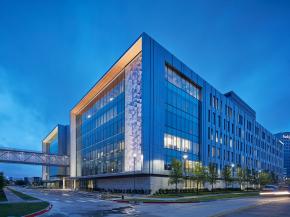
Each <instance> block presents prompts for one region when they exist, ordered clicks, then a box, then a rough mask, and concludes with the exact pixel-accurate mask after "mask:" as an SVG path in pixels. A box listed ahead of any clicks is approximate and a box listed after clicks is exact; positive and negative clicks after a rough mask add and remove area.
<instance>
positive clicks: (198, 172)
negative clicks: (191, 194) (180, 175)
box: [191, 162, 207, 194]
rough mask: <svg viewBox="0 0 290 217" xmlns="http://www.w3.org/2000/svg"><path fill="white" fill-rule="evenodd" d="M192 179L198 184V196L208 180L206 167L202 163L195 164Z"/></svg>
mask: <svg viewBox="0 0 290 217" xmlns="http://www.w3.org/2000/svg"><path fill="white" fill-rule="evenodd" d="M191 179H192V180H193V181H194V182H195V183H196V193H197V194H198V192H199V189H200V186H201V184H204V183H205V182H206V180H207V172H206V167H204V166H202V164H201V163H200V162H196V163H195V165H194V167H193V174H192V176H191Z"/></svg>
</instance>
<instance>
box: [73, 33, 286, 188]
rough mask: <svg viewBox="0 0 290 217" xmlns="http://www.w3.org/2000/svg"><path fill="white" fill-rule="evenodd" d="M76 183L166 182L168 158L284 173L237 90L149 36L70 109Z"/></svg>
mask: <svg viewBox="0 0 290 217" xmlns="http://www.w3.org/2000/svg"><path fill="white" fill-rule="evenodd" d="M70 116H71V123H70V138H71V143H70V164H71V165H70V176H71V178H72V179H73V180H74V185H75V186H74V187H76V188H106V189H133V188H134V189H144V190H151V191H155V190H157V189H159V188H170V186H168V174H169V172H170V169H171V161H172V159H173V158H177V159H179V160H180V161H183V162H184V165H185V166H184V168H185V170H186V171H188V172H190V171H191V170H192V168H193V166H194V163H195V162H197V161H200V162H202V164H203V165H208V164H209V163H210V162H211V163H214V164H216V166H217V168H218V170H219V171H220V170H221V169H222V168H223V167H224V166H226V165H236V166H237V165H240V166H242V167H247V168H249V169H251V170H257V171H258V170H268V171H273V172H275V173H276V174H277V175H281V174H282V170H283V151H282V144H281V143H279V142H278V140H277V139H276V138H275V136H273V135H272V134H271V133H270V132H269V131H268V130H266V129H265V128H264V127H263V126H261V125H260V124H259V123H258V122H257V121H256V112H255V111H254V110H253V109H252V108H251V107H250V106H249V105H247V104H246V103H245V102H244V101H243V100H242V99H240V98H239V97H238V96H237V95H236V94H235V93H234V92H233V91H230V92H228V93H225V94H223V93H220V92H219V91H218V90H216V89H215V88H214V87H213V86H211V85H210V84H209V83H207V82H206V81H205V80H204V79H203V78H201V77H200V76H199V75H198V74H196V73H195V72H194V71H192V70H191V69H190V68H189V67H187V66H186V65H185V64H184V63H182V62H181V61H180V60H178V59H177V58H176V57H175V56H174V55H172V54H171V53H169V52H168V51H167V50H166V49H165V48H163V47H162V46H161V45H159V44H158V43H157V42H156V41H154V40H153V39H152V38H151V37H149V36H148V35H147V34H145V33H143V34H142V35H141V36H140V37H139V38H138V39H137V40H136V41H135V43H134V44H133V45H132V46H131V47H130V48H129V49H128V50H127V51H126V52H125V53H124V54H123V55H122V56H121V58H119V59H118V60H117V62H115V64H114V65H113V66H112V67H111V68H110V69H109V70H108V71H107V73H105V74H104V76H103V77H102V78H101V79H100V80H99V81H98V82H97V83H96V84H95V85H94V86H93V87H92V88H91V89H90V91H89V92H88V93H87V94H86V95H85V96H84V97H83V98H82V99H81V100H80V101H79V103H78V104H77V105H76V106H75V107H74V108H73V109H72V110H71V114H70ZM183 156H186V159H184V158H183Z"/></svg>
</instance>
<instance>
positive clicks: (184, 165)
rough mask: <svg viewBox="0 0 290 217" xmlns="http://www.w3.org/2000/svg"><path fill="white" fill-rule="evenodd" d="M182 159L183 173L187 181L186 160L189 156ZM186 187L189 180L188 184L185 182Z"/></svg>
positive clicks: (185, 155)
mask: <svg viewBox="0 0 290 217" xmlns="http://www.w3.org/2000/svg"><path fill="white" fill-rule="evenodd" d="M182 158H183V161H184V162H183V172H184V174H185V180H186V176H187V174H186V159H187V158H188V156H187V154H184V155H183V156H182ZM185 185H186V186H187V180H186V182H185Z"/></svg>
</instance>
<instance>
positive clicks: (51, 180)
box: [42, 124, 70, 188]
mask: <svg viewBox="0 0 290 217" xmlns="http://www.w3.org/2000/svg"><path fill="white" fill-rule="evenodd" d="M69 132H70V131H69V126H66V125H60V124H59V125H57V126H56V127H55V128H54V129H53V130H52V131H51V132H50V133H49V134H48V135H47V136H46V137H45V138H44V139H43V141H42V152H43V153H47V154H51V155H69V148H70V145H69V140H70V136H69ZM67 176H69V168H66V167H59V166H42V180H43V181H44V183H45V185H46V186H47V187H53V188H60V187H62V185H63V177H67Z"/></svg>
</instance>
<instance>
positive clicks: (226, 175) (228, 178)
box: [222, 165, 232, 189]
mask: <svg viewBox="0 0 290 217" xmlns="http://www.w3.org/2000/svg"><path fill="white" fill-rule="evenodd" d="M222 178H223V180H224V182H225V185H226V189H227V188H228V185H229V184H230V183H231V182H232V169H231V167H230V166H229V165H226V166H225V167H224V169H223V171H222Z"/></svg>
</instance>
